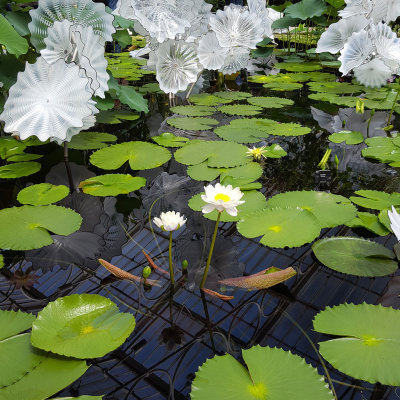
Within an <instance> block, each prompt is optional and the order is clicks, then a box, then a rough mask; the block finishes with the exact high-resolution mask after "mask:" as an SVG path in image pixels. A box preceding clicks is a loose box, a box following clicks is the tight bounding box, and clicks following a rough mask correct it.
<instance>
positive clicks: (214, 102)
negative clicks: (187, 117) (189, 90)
mask: <svg viewBox="0 0 400 400" xmlns="http://www.w3.org/2000/svg"><path fill="white" fill-rule="evenodd" d="M189 101H191V102H192V103H195V104H197V105H199V106H218V105H219V104H229V103H232V101H233V100H232V99H226V98H225V99H223V98H222V97H217V96H214V95H212V94H208V93H200V94H194V95H192V96H190V97H189Z"/></svg>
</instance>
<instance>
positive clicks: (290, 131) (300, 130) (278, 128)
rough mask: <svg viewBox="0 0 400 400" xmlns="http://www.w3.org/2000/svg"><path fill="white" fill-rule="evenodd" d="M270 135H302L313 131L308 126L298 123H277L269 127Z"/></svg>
mask: <svg viewBox="0 0 400 400" xmlns="http://www.w3.org/2000/svg"><path fill="white" fill-rule="evenodd" d="M267 132H268V133H269V134H270V135H276V136H302V135H306V134H307V133H310V132H311V129H310V128H308V127H307V126H301V125H300V124H296V123H292V122H289V123H276V124H274V125H271V126H269V127H268V128H267Z"/></svg>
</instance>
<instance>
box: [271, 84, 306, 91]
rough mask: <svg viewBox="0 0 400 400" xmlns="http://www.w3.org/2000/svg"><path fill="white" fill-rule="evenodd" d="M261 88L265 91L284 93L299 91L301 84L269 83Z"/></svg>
mask: <svg viewBox="0 0 400 400" xmlns="http://www.w3.org/2000/svg"><path fill="white" fill-rule="evenodd" d="M263 87H264V88H265V89H270V90H276V91H278V92H285V91H290V90H298V89H301V88H302V87H303V84H301V83H297V82H269V83H264V85H263Z"/></svg>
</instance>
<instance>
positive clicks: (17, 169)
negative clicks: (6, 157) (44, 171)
mask: <svg viewBox="0 0 400 400" xmlns="http://www.w3.org/2000/svg"><path fill="white" fill-rule="evenodd" d="M40 168H41V165H40V164H39V163H37V162H35V161H27V162H19V163H15V164H8V165H3V166H2V167H0V178H4V179H13V178H14V179H15V178H21V177H22V176H28V175H32V174H35V173H36V172H38V171H39V170H40Z"/></svg>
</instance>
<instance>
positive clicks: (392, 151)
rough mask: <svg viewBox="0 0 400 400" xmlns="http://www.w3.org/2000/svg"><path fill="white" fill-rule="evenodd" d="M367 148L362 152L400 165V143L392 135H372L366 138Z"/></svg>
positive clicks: (392, 164) (385, 161)
mask: <svg viewBox="0 0 400 400" xmlns="http://www.w3.org/2000/svg"><path fill="white" fill-rule="evenodd" d="M365 144H366V145H368V147H367V148H366V149H363V150H362V151H361V154H362V155H363V156H364V157H366V158H372V159H375V160H378V161H381V162H384V163H388V164H389V165H391V166H393V167H396V166H399V165H400V143H399V142H397V141H395V139H393V138H390V137H379V136H377V137H372V138H368V139H365Z"/></svg>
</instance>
